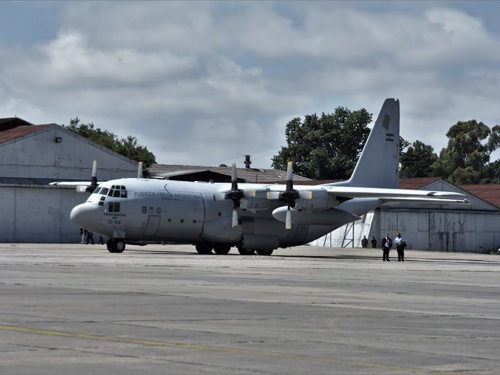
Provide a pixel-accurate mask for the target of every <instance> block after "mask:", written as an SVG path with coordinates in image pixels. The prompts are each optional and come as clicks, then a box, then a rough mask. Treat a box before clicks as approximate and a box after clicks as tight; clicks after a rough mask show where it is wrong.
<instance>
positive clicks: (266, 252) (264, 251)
mask: <svg viewBox="0 0 500 375" xmlns="http://www.w3.org/2000/svg"><path fill="white" fill-rule="evenodd" d="M273 251H274V250H273V249H259V250H257V254H259V255H264V256H269V255H271V254H272V253H273Z"/></svg>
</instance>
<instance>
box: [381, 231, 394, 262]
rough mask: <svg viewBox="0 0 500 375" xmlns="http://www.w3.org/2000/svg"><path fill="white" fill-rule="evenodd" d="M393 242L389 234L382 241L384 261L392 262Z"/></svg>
mask: <svg viewBox="0 0 500 375" xmlns="http://www.w3.org/2000/svg"><path fill="white" fill-rule="evenodd" d="M391 247H392V240H391V238H390V237H389V235H388V234H386V235H385V237H384V238H383V239H382V260H383V261H386V260H387V261H388V262H390V259H389V252H390V251H391Z"/></svg>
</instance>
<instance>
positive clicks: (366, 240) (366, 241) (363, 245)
mask: <svg viewBox="0 0 500 375" xmlns="http://www.w3.org/2000/svg"><path fill="white" fill-rule="evenodd" d="M361 246H362V247H368V238H366V236H363V239H362V240H361Z"/></svg>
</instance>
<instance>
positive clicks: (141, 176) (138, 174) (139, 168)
mask: <svg viewBox="0 0 500 375" xmlns="http://www.w3.org/2000/svg"><path fill="white" fill-rule="evenodd" d="M142 164H143V163H142V161H140V162H139V165H138V166H137V178H143V175H142V169H143V168H142V167H143V165H142Z"/></svg>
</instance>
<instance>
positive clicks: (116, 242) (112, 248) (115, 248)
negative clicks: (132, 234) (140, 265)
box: [106, 238, 125, 253]
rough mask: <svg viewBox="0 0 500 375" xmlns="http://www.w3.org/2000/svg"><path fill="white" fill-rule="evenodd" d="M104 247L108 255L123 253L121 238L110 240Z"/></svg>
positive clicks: (123, 243)
mask: <svg viewBox="0 0 500 375" xmlns="http://www.w3.org/2000/svg"><path fill="white" fill-rule="evenodd" d="M106 247H107V248H108V251H109V252H110V253H123V250H125V241H124V240H122V239H121V238H110V239H109V240H108V242H107V243H106Z"/></svg>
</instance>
